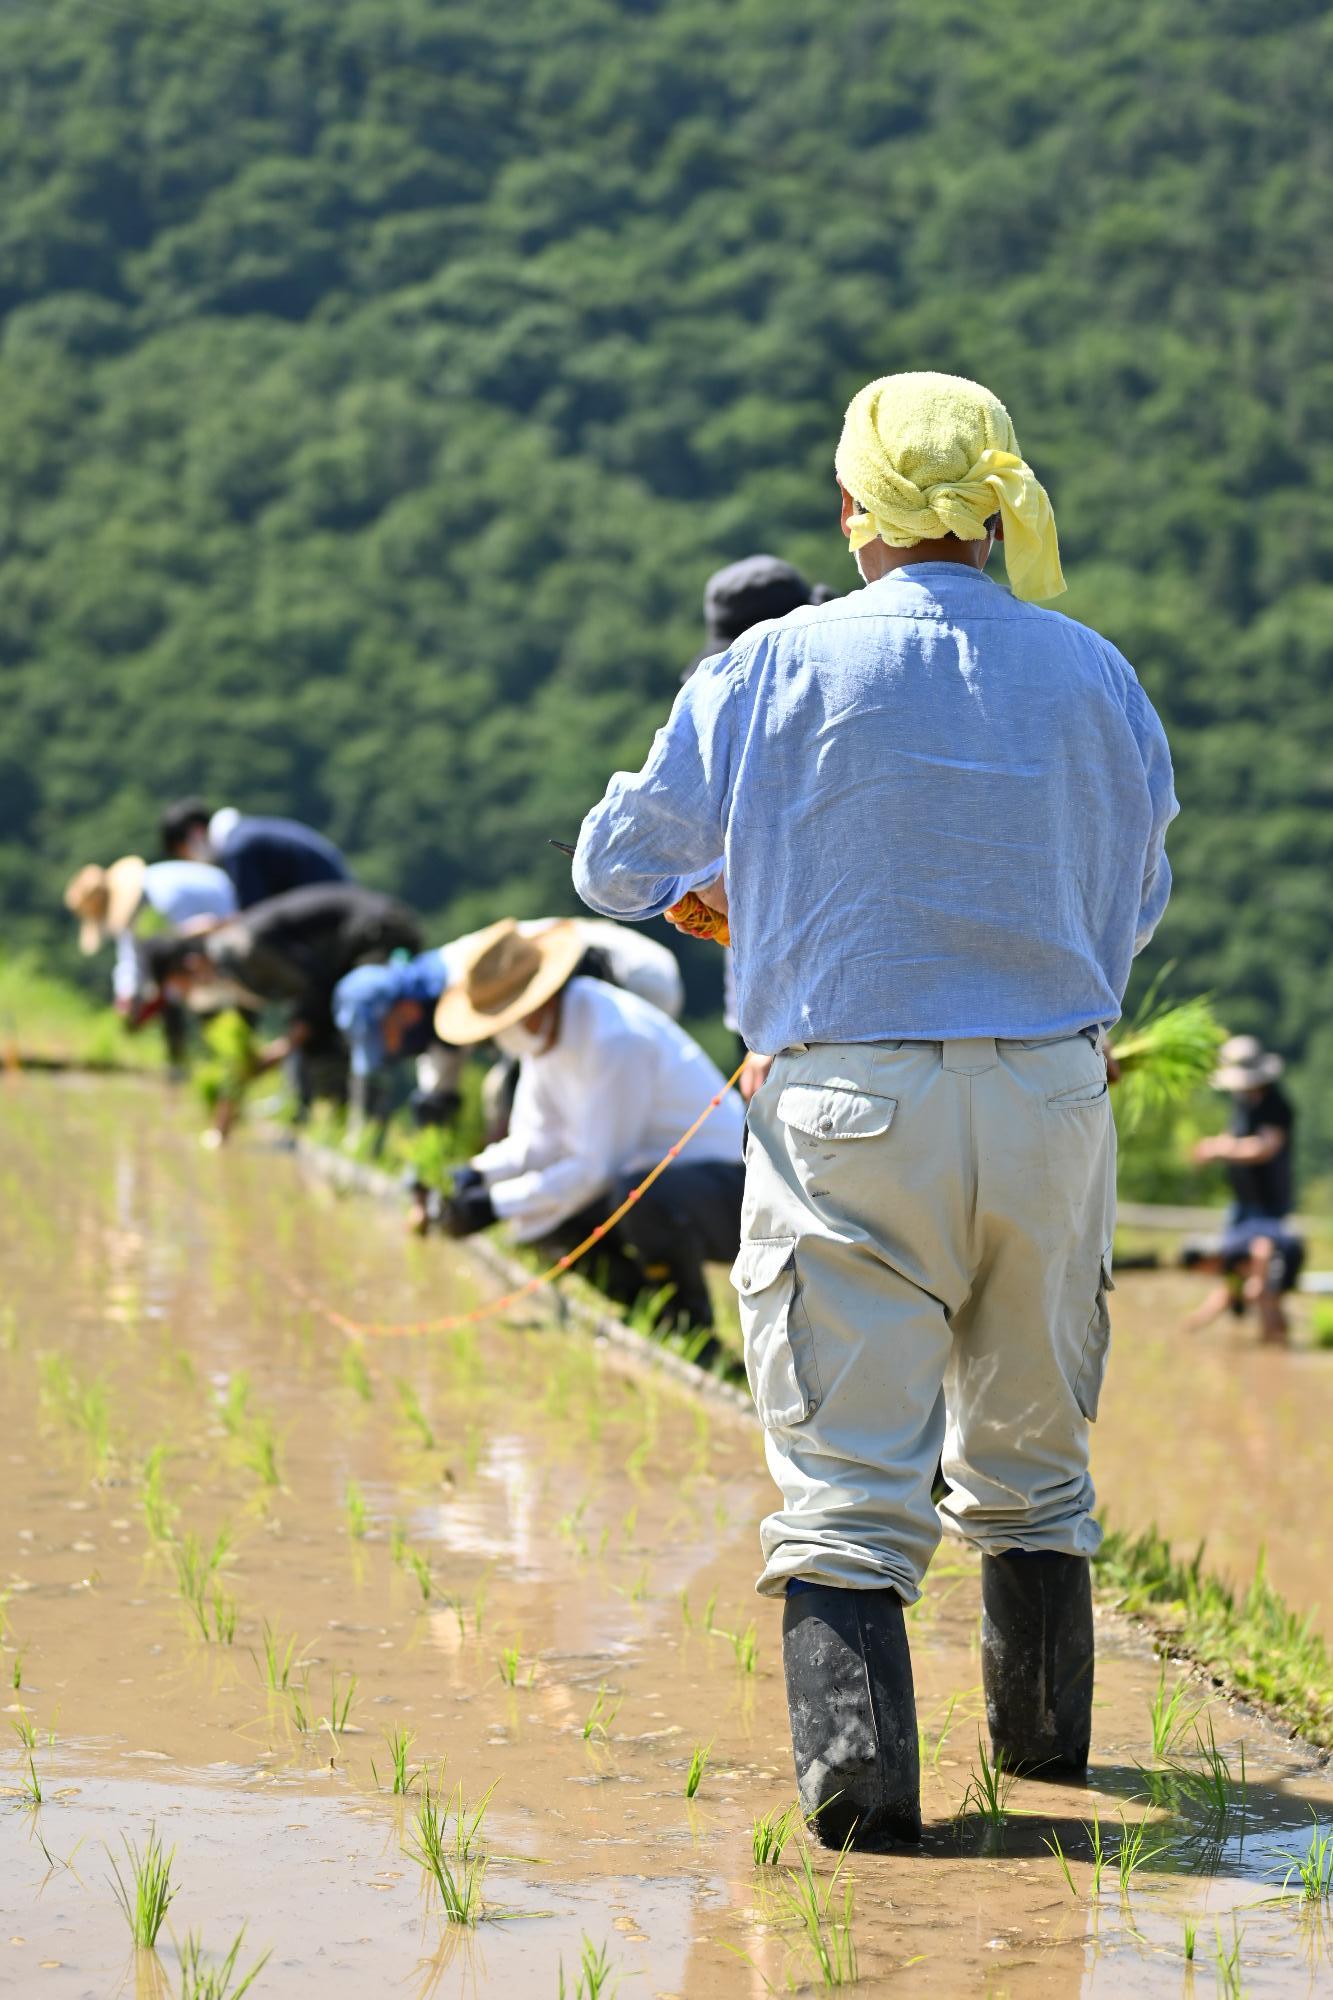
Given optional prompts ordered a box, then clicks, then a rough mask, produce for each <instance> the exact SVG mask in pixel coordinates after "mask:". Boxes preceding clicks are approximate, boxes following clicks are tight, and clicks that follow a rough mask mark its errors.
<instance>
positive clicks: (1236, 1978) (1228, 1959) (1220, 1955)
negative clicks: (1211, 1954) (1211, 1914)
mask: <svg viewBox="0 0 1333 2000" xmlns="http://www.w3.org/2000/svg"><path fill="white" fill-rule="evenodd" d="M1216 1935H1217V1947H1216V1963H1217V1990H1218V1992H1219V1993H1220V1994H1222V1995H1223V2000H1240V1994H1241V1976H1240V1948H1241V1944H1242V1941H1243V1939H1244V1936H1245V1933H1244V1932H1243V1931H1242V1930H1239V1929H1238V1928H1237V1925H1236V1919H1235V1918H1234V1917H1233V1918H1232V1919H1231V1949H1230V1951H1228V1950H1227V1947H1226V1946H1225V1945H1224V1944H1223V1942H1222V1932H1221V1930H1220V1928H1218V1929H1217V1933H1216Z"/></svg>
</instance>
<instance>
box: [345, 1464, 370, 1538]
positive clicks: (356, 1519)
mask: <svg viewBox="0 0 1333 2000" xmlns="http://www.w3.org/2000/svg"><path fill="white" fill-rule="evenodd" d="M343 1512H344V1514H345V1515H346V1516H347V1532H348V1534H349V1535H350V1536H351V1537H352V1540H353V1541H354V1542H359V1541H363V1540H364V1539H365V1533H366V1529H367V1528H368V1527H369V1526H370V1510H369V1509H368V1508H367V1506H366V1496H365V1494H364V1493H363V1492H362V1491H361V1488H360V1487H359V1486H358V1484H357V1482H356V1480H355V1479H349V1480H348V1482H347V1491H346V1493H345V1494H344V1495H343Z"/></svg>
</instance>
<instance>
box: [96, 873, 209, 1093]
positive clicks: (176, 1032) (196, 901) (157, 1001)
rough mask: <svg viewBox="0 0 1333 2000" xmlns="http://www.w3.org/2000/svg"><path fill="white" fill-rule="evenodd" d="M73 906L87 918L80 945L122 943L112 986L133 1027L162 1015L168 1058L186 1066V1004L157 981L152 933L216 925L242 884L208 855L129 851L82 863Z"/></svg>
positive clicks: (117, 945)
mask: <svg viewBox="0 0 1333 2000" xmlns="http://www.w3.org/2000/svg"><path fill="white" fill-rule="evenodd" d="M65 908H66V909H67V910H68V911H69V912H70V914H71V915H72V916H74V917H77V919H78V923H79V949H80V951H82V952H85V953H87V954H88V955H91V954H92V953H93V952H95V951H98V950H100V948H101V947H102V945H103V944H106V943H111V944H113V945H114V946H115V953H116V958H115V965H114V967H113V969H112V973H111V992H112V998H113V1000H114V1002H115V1006H116V1011H117V1013H119V1014H120V1015H121V1016H122V1017H123V1019H124V1020H125V1022H126V1025H127V1026H128V1027H129V1028H130V1029H131V1030H137V1029H139V1028H142V1027H143V1026H145V1024H146V1023H147V1022H149V1021H150V1020H152V1018H153V1016H154V1015H155V1014H156V1015H160V1017H161V1021H162V1031H163V1035H164V1038H165V1040H166V1044H167V1060H168V1062H169V1063H170V1064H171V1066H172V1067H173V1069H179V1068H180V1067H181V1065H182V1064H183V1062H184V1060H185V1052H186V1029H187V1020H188V1016H187V1013H186V1010H185V1009H184V1008H183V1007H181V1006H179V1005H177V1004H175V1003H172V1002H168V1001H167V1000H166V999H165V998H164V997H163V995H162V994H161V993H160V992H159V991H158V990H157V988H156V987H155V986H154V985H153V982H152V980H151V979H150V978H149V975H148V970H147V966H146V964H145V961H144V953H143V946H144V941H145V940H146V939H147V938H149V937H160V936H164V935H166V934H168V933H178V932H180V931H181V930H183V929H187V928H188V929H194V928H196V927H200V926H203V927H208V926H211V925H212V924H214V923H217V922H219V921H220V920H221V919H222V918H223V917H227V916H231V915H233V914H234V912H235V909H236V892H235V890H234V889H233V888H232V886H231V883H230V881H229V880H228V878H227V877H226V876H225V875H224V874H223V872H222V870H221V869H220V868H213V867H210V866H209V864H208V863H207V862H203V861H154V862H151V863H150V862H145V861H143V860H142V859H141V858H140V857H139V856H138V855H137V854H126V855H123V856H122V857H121V859H120V860H119V861H113V862H112V864H111V866H110V867H109V868H99V867H97V866H96V865H95V864H93V863H90V864H89V865H88V866H87V867H86V868H80V869H79V871H78V873H77V874H76V875H75V876H74V877H73V878H72V880H71V881H70V882H69V884H68V886H67V887H66V890H65Z"/></svg>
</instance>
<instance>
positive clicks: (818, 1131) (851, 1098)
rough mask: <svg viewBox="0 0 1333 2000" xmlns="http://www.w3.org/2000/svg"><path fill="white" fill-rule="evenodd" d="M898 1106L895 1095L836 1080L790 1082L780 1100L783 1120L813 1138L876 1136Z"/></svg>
mask: <svg viewBox="0 0 1333 2000" xmlns="http://www.w3.org/2000/svg"><path fill="white" fill-rule="evenodd" d="M897 1109H898V1100H897V1098H895V1097H876V1096H874V1095H872V1093H871V1092H870V1091H868V1090H853V1089H851V1088H849V1087H848V1086H847V1085H845V1084H835V1083H789V1084H788V1085H787V1087H786V1089H785V1090H784V1091H783V1093H782V1095H781V1097H779V1099H778V1117H779V1118H780V1119H781V1121H782V1123H783V1124H784V1125H790V1126H791V1127H792V1129H793V1130H794V1131H797V1132H804V1133H805V1134H806V1135H807V1137H808V1138H811V1139H877V1138H878V1137H879V1135H880V1133H881V1132H887V1131H888V1129H889V1127H890V1125H891V1124H892V1123H893V1114H894V1112H895V1111H896V1110H897Z"/></svg>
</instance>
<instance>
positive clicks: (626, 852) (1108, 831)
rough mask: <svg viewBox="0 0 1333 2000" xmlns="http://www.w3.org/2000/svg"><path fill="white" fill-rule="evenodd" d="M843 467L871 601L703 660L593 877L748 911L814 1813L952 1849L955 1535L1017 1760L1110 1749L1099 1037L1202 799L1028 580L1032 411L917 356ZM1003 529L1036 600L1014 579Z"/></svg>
mask: <svg viewBox="0 0 1333 2000" xmlns="http://www.w3.org/2000/svg"><path fill="white" fill-rule="evenodd" d="M835 465H836V470H837V477H838V484H839V487H840V489H841V494H842V527H843V531H844V533H845V534H846V535H847V537H848V541H849V543H850V548H851V551H852V553H853V555H854V556H855V558H856V562H857V566H858V568H859V570H860V573H861V576H862V579H863V581H864V582H865V584H866V586H867V588H866V589H864V590H862V591H856V592H853V594H852V595H851V596H850V597H847V598H842V599H839V600H837V601H835V602H833V603H831V604H825V605H822V606H819V607H817V608H813V607H812V608H807V609H802V610H798V611H795V612H792V613H790V614H789V615H788V616H786V617H785V618H781V619H777V620H774V621H772V622H770V623H768V624H765V625H761V626H759V627H757V628H755V629H754V630H752V631H750V632H748V633H746V634H745V636H744V637H743V638H742V639H740V640H739V641H737V642H736V644H735V645H733V646H732V647H731V648H730V650H729V651H727V652H725V653H723V654H722V655H721V656H720V657H718V658H717V659H714V660H712V661H710V662H708V663H707V664H706V665H704V666H703V667H701V668H700V669H699V671H698V672H697V673H696V674H695V675H694V676H693V678H692V679H691V680H689V681H688V682H687V683H686V685H685V686H684V688H682V690H681V693H680V695H679V696H678V698H677V700H676V703H675V706H674V708H673V710H672V712H671V716H670V719H669V721H668V722H667V723H666V725H665V727H664V728H663V729H661V730H659V732H658V734H657V737H656V739H655V741H654V743H653V746H652V750H651V751H650V753H649V756H648V760H647V762H646V764H645V765H644V768H643V770H642V771H641V772H639V773H638V774H637V775H634V776H631V775H628V774H626V773H623V772H621V773H617V774H616V775H615V776H614V777H613V778H612V780H611V783H610V785H609V787H608V790H607V794H606V797H605V798H604V799H603V800H602V802H601V804H600V805H598V806H597V807H595V808H594V810H593V811H592V812H590V813H589V814H588V817H587V818H586V820H585V821H584V823H583V828H582V832H581V834H580V838H579V844H578V850H577V855H576V859H575V863H574V880H575V885H576V887H577V888H578V890H579V893H580V895H581V896H582V897H583V899H584V900H585V902H587V903H589V904H590V905H591V906H592V907H593V908H594V909H596V910H599V911H601V912H602V913H603V914H605V915H608V916H615V917H620V918H627V917H628V918H637V919H642V918H648V917H652V916H656V915H659V914H661V913H662V912H664V911H666V910H667V909H668V908H669V907H670V906H671V905H672V904H674V903H675V902H677V901H678V900H679V899H680V898H681V897H682V896H684V894H685V893H686V892H687V891H689V890H691V889H693V890H696V891H699V892H700V893H702V894H703V895H704V899H705V901H707V902H709V903H711V904H712V905H713V906H714V907H716V908H720V909H729V921H730V929H731V941H732V949H733V952H734V964H735V973H736V980H737V987H738V994H739V1018H740V1024H741V1031H742V1034H743V1035H744V1037H745V1040H746V1042H747V1044H748V1045H749V1046H750V1047H751V1048H758V1049H777V1050H779V1051H780V1054H779V1055H778V1057H777V1060H776V1062H775V1063H774V1066H773V1071H772V1074H771V1076H770V1078H769V1081H768V1082H767V1083H766V1084H765V1086H764V1087H763V1089H762V1090H761V1091H760V1092H759V1094H758V1096H757V1097H756V1098H755V1100H754V1102H753V1104H752V1105H751V1108H750V1114H749V1137H748V1141H747V1147H746V1190H745V1204H744V1211H743V1217H742V1240H741V1250H740V1255H739V1257H738V1258H737V1260H736V1266H735V1270H734V1273H733V1276H734V1279H735V1282H736V1287H737V1290H738V1292H739V1294H740V1302H741V1318H742V1323H743V1327H744V1333H745V1350H746V1368H747V1372H748V1374H749V1379H750V1386H751V1389H752V1392H753V1394H754V1398H755V1402H756V1405H757V1407H758V1411H759V1415H760V1417H761V1419H762V1421H763V1425H764V1431H765V1443H766V1449H767V1456H768V1464H769V1468H770V1471H771V1472H772V1474H773V1477H774V1479H775V1481H776V1483H777V1485H778V1488H779V1490H780V1494H781V1504H780V1506H779V1508H778V1510H777V1511H776V1512H775V1513H773V1514H772V1515H770V1516H769V1517H768V1519H767V1520H766V1521H765V1522H764V1525H763V1530H762V1545H763V1555H764V1569H763V1573H762V1575H761V1577H760V1579H759V1586H758V1587H759V1589H760V1591H761V1592H763V1593H764V1594H765V1595H768V1596H771V1597H781V1598H784V1599H785V1605H784V1610H783V1654H784V1664H785V1671H786V1682H787V1699H788V1707H789V1711H790V1716H791V1727H792V1744H793V1750H794V1754H795V1761H796V1773H797V1780H798V1784H799V1787H800V1795H801V1802H802V1805H803V1807H804V1808H805V1810H806V1811H807V1812H812V1811H816V1810H817V1811H818V1815H819V1816H818V1819H817V1821H816V1823H815V1824H816V1831H817V1832H818V1834H819V1836H820V1837H821V1838H822V1839H823V1840H825V1841H827V1842H829V1843H830V1844H832V1845H834V1846H837V1845H840V1844H841V1843H842V1841H843V1840H844V1839H845V1838H846V1837H847V1836H848V1835H849V1834H850V1835H851V1836H852V1837H853V1839H854V1840H855V1841H856V1842H858V1843H859V1844H862V1845H867V1846H874V1845H877V1844H879V1843H881V1842H884V1841H891V1840H894V1839H908V1840H912V1839H916V1838H919V1835H920V1829H921V1816H920V1774H919V1769H918V1756H917V1733H916V1709H915V1701H914V1697H913V1689H912V1668H911V1660H910V1656H909V1652H908V1645H907V1635H906V1627H905V1624H904V1619H903V1606H904V1605H905V1604H910V1603H913V1602H914V1601H915V1600H916V1598H917V1597H918V1596H919V1594H920V1585H921V1579H922V1577H923V1576H924V1574H925V1571H926V1568H927V1566H928V1564H929V1562H930V1559H931V1557H932V1555H933V1554H934V1551H935V1549H936V1547H937V1545H938V1541H939V1535H940V1530H941V1525H943V1527H945V1528H947V1529H948V1530H949V1531H950V1532H951V1533H953V1534H955V1535H958V1536H961V1537H962V1538H963V1539H964V1540H966V1541H968V1542H970V1543H971V1544H972V1545H973V1546H974V1547H976V1548H978V1549H979V1550H980V1551H981V1554H982V1665H983V1679H984V1685H985V1695H986V1708H987V1715H988V1718H989V1723H990V1731H991V1739H992V1744H993V1747H994V1750H995V1753H996V1754H997V1755H1001V1754H1002V1755H1003V1757H1004V1760H1005V1763H1006V1765H1007V1766H1008V1767H1009V1768H1010V1769H1018V1770H1026V1771H1037V1770H1040V1771H1042V1772H1044V1773H1046V1774H1048V1775H1054V1774H1057V1773H1078V1772H1081V1771H1082V1770H1083V1769H1084V1768H1085V1766H1086V1763H1087V1758H1088V1747H1089V1738H1090V1732H1091V1711H1092V1668H1093V1630H1092V1595H1091V1580H1090V1573H1089V1557H1090V1556H1091V1554H1092V1553H1093V1551H1094V1550H1095V1549H1096V1547H1097V1544H1098V1541H1099V1538H1100V1531H1099V1529H1098V1528H1097V1525H1096V1523H1095V1522H1094V1520H1093V1518H1092V1509H1093V1504H1094V1493H1093V1488H1092V1482H1091V1480H1090V1478H1089V1476H1088V1425H1089V1423H1090V1422H1091V1421H1092V1420H1093V1418H1095V1416H1096V1414H1097V1400H1098V1394H1099V1391H1100V1388H1101V1382H1102V1376H1103V1372H1104V1369H1105V1364H1106V1354H1107V1346H1108V1341H1109V1325H1108V1319H1107V1303H1106V1294H1107V1292H1108V1290H1109V1289H1110V1286H1111V1269H1110V1266H1111V1241H1112V1230H1113V1225H1114V1212H1115V1128H1114V1125H1113V1123H1112V1119H1111V1112H1110V1105H1109V1100H1108V1096H1107V1084H1106V1064H1105V1058H1104V1055H1103V1053H1102V1046H1103V1037H1104V1033H1105V1030H1106V1029H1107V1028H1108V1027H1109V1026H1110V1025H1111V1024H1112V1023H1113V1022H1114V1021H1115V1020H1116V1019H1117V1018H1118V1016H1119V1013H1120V1005H1121V1000H1122V997H1123V994H1124V990H1125V986H1126V984H1127V982H1128V979H1129V974H1130V969H1131V964H1132V961H1133V957H1134V954H1135V952H1136V951H1138V950H1140V949H1142V947H1143V946H1144V945H1145V944H1146V943H1147V941H1148V939H1149V938H1150V937H1151V936H1152V933H1153V931H1154V929H1155V928H1156V925H1157V923H1158V921H1159V920H1160V918H1161V915H1162V912H1163V910H1164V908H1165V907H1166V901H1167V897H1168V894H1169V892H1170V884H1171V875H1170V869H1169V867H1168V864H1167V860H1166V854H1165V846H1164V839H1165V833H1166V828H1167V826H1168V825H1169V823H1170V821H1171V819H1172V818H1173V817H1174V815H1175V812H1176V809H1177V808H1176V802H1175V797H1174V792H1173V788H1172V776H1171V760H1170V754H1169V751H1168V748H1167V743H1166V738H1165V736H1164V734H1163V731H1162V727H1161V724H1160V723H1159V721H1158V719H1157V716H1156V714H1155V713H1154V711H1153V709H1152V706H1151V704H1150V703H1149V702H1148V700H1147V697H1146V696H1145V694H1144V692H1143V690H1142V688H1141V687H1140V685H1139V683H1138V681H1137V679H1136V678H1135V675H1134V672H1133V670H1132V668H1131V667H1130V666H1129V665H1128V663H1127V662H1126V661H1125V660H1124V659H1122V657H1121V656H1120V654H1119V653H1118V652H1117V651H1116V649H1115V647H1114V646H1112V645H1111V644H1109V642H1108V641H1106V640H1105V639H1103V638H1101V637H1100V636H1099V635H1098V634H1097V633H1095V632H1092V631H1090V630H1088V629H1087V628H1086V627H1084V626H1080V625H1076V624H1074V623H1073V622H1072V621H1071V620H1069V619H1066V618H1063V617H1061V616H1060V615H1059V614H1058V613H1054V612H1050V611H1042V610H1037V609H1035V608H1033V606H1032V605H1031V604H1030V603H1029V602H1027V601H1026V600H1030V599H1035V598H1049V597H1054V596H1056V595H1058V594H1059V593H1060V592H1061V591H1062V590H1063V589H1064V578H1063V576H1062V575H1061V571H1060V561H1059V554H1058V548H1057V543H1056V534H1055V524H1054V520H1053V518H1052V514H1051V508H1050V504H1049V502H1048V500H1047V497H1046V494H1045V492H1044V490H1043V489H1042V487H1041V486H1040V484H1039V483H1038V481H1037V479H1036V478H1035V476H1034V474H1033V473H1032V471H1031V469H1030V467H1029V466H1028V465H1027V464H1026V463H1025V462H1024V460H1023V458H1022V456H1021V454H1020V452H1019V449H1018V443H1017V439H1016V438H1015V435H1014V429H1013V425H1012V423H1011V422H1010V419H1009V415H1008V412H1007V411H1006V410H1005V408H1004V406H1003V404H1002V403H1000V402H999V401H998V399H997V398H996V397H995V396H993V395H992V394H991V393H990V392H989V391H988V390H986V389H984V388H981V387H980V386H979V385H978V384H976V383H974V382H968V381H964V380H962V379H961V378H959V377H956V376H949V375H939V374H907V375H891V376H887V377H885V378H883V379H882V380H880V381H877V382H872V383H870V384H869V385H868V386H867V387H866V388H865V389H863V390H862V391H861V392H860V394H859V395H857V396H856V397H855V398H854V400H853V401H852V403H851V405H850V407H849V408H848V411H847V415H846V420H845V423H844V426H843V432H842V437H841V440H840V442H839V445H838V450H837V454H836V459H835ZM997 540H1002V541H1003V543H1004V548H1005V557H1006V566H1007V568H1008V572H1009V582H1010V586H1011V589H1012V593H1013V594H1012V595H1009V594H1007V593H1006V592H1005V591H1003V590H1002V589H1000V588H998V587H997V586H996V585H995V584H993V583H991V582H988V581H987V579H986V576H985V574H984V572H985V568H986V564H987V561H988V559H989V557H990V554H991V550H992V546H993V544H994V542H995V541H997ZM941 1454H942V1458H943V1468H944V1476H945V1479H946V1481H947V1485H948V1491H947V1493H946V1495H945V1497H944V1498H943V1499H942V1501H941V1502H940V1505H939V1508H938V1511H937V1509H936V1507H935V1505H934V1503H933V1502H932V1499H931V1485H932V1477H933V1474H934V1471H935V1467H936V1464H937V1463H938V1462H939V1460H940V1457H941Z"/></svg>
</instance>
